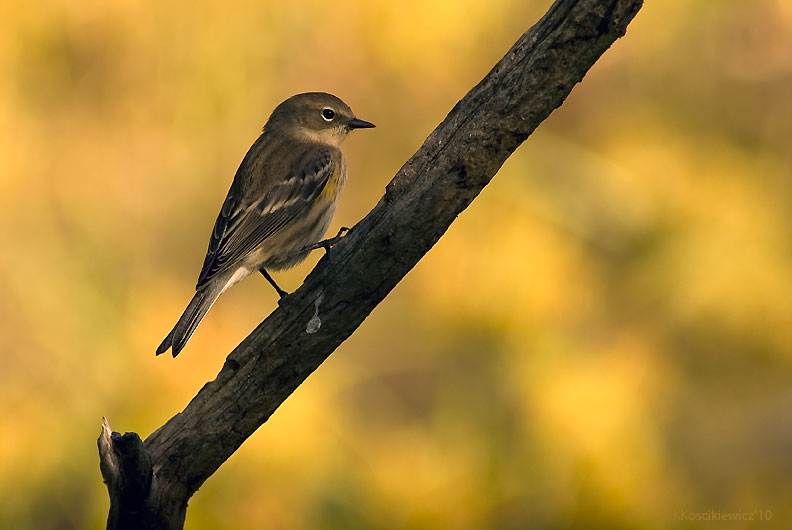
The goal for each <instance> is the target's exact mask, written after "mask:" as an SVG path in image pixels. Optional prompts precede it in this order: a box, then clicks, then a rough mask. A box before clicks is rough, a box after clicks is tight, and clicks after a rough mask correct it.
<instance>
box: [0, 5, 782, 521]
mask: <svg viewBox="0 0 792 530" xmlns="http://www.w3.org/2000/svg"><path fill="white" fill-rule="evenodd" d="M549 5H550V1H549V0H542V1H538V0H532V1H526V0H491V1H489V2H479V1H474V0H454V1H450V0H449V1H431V0H430V1H417V0H410V1H405V2H399V3H394V2H384V1H367V2H363V1H360V2H354V1H346V0H340V1H338V2H334V3H333V4H332V6H330V5H328V4H326V3H323V2H318V1H310V2H309V1H305V2H233V3H229V2H204V1H198V2H186V1H177V2H140V1H136V0H125V1H119V2H105V1H98V0H87V1H83V2H71V1H67V0H52V1H40V2H28V3H24V2H11V1H0V20H1V21H2V22H0V224H1V225H2V227H3V228H2V230H0V244H1V245H2V251H1V252H0V293H2V294H1V295H0V363H2V365H0V366H1V369H0V528H3V529H6V528H8V529H20V530H27V529H82V528H103V526H104V522H105V518H106V515H107V509H108V505H109V501H108V499H107V493H106V490H105V487H104V485H103V484H102V480H101V476H100V474H99V466H98V456H97V451H96V437H97V436H98V434H99V431H100V422H101V418H102V416H107V417H108V418H109V420H110V422H111V425H112V426H113V427H114V428H115V429H116V430H120V431H122V432H123V431H127V430H133V431H136V432H138V433H140V434H141V436H143V437H145V436H147V435H148V434H150V433H151V431H153V430H154V429H156V428H157V427H158V426H160V425H161V424H162V423H164V422H165V421H166V420H167V419H168V418H170V417H171V416H172V415H173V414H175V413H177V412H179V411H180V410H181V409H182V408H183V407H184V406H185V405H186V403H187V402H188V400H189V399H190V398H191V397H192V396H193V395H194V394H195V393H196V392H197V390H198V389H199V388H200V387H201V386H202V385H203V384H204V383H205V382H206V381H208V380H211V379H213V378H214V377H215V375H216V374H217V372H218V370H219V369H220V367H221V365H222V364H223V361H224V359H225V356H226V354H227V353H228V352H230V351H231V350H232V349H233V348H234V347H235V346H236V345H237V344H238V343H239V342H240V341H241V340H242V339H243V338H244V337H245V336H246V335H247V334H248V333H249V332H250V331H251V330H252V329H253V328H254V327H255V326H256V325H257V324H258V323H259V322H260V321H261V320H262V319H264V318H265V317H266V316H267V315H268V314H269V313H270V312H271V311H272V310H273V309H274V308H275V307H276V298H275V294H274V292H273V290H272V289H271V287H270V286H269V285H268V284H267V283H266V281H265V280H264V279H263V278H260V277H251V278H250V279H248V280H246V281H245V282H244V283H242V284H240V285H239V286H237V287H235V288H234V289H232V290H231V291H229V292H228V293H226V294H225V295H224V296H223V297H222V298H221V299H220V301H219V302H218V304H217V305H216V306H215V307H214V309H213V310H212V311H211V312H210V313H209V316H208V317H207V319H206V320H205V321H204V322H203V324H202V325H201V326H200V327H199V328H198V331H197V333H196V334H195V336H194V337H193V338H192V340H191V341H190V343H189V344H188V346H187V348H186V350H185V351H184V352H183V353H182V355H181V356H180V357H179V358H178V359H176V360H174V359H172V358H170V357H169V356H162V357H160V358H156V357H155V356H154V350H155V348H156V346H157V345H158V344H159V342H160V340H161V339H162V338H163V336H164V335H165V334H166V333H167V332H168V331H169V330H170V329H171V327H172V325H173V324H174V323H175V321H176V319H177V317H178V316H179V315H180V314H181V311H182V310H183V309H184V307H185V305H186V304H187V302H188V300H189V299H190V297H191V295H192V292H193V288H194V284H195V280H196V278H197V274H198V272H199V269H200V266H201V264H202V260H203V256H204V253H205V251H206V245H207V242H208V238H209V233H210V230H211V227H212V225H213V223H214V219H215V216H216V214H217V211H218V210H219V207H220V205H221V203H222V200H223V198H224V196H225V193H226V191H227V188H228V186H229V184H230V182H231V179H232V177H233V174H234V171H235V170H236V168H237V165H238V164H239V162H240V161H241V159H242V157H243V155H244V154H245V152H246V150H247V148H248V146H249V145H250V144H251V143H252V141H253V140H254V138H255V137H256V136H257V135H258V133H259V130H260V128H261V126H262V125H263V124H264V122H265V121H266V119H267V117H268V116H269V113H270V112H271V110H272V109H273V108H274V106H275V105H277V104H278V103H279V102H280V101H282V100H283V99H285V98H286V97H288V96H290V95H292V94H295V93H298V92H302V91H307V90H323V91H329V92H333V93H335V94H337V95H339V96H341V97H342V98H343V99H344V100H346V101H347V102H348V103H349V104H350V105H351V106H352V108H353V109H354V110H355V111H356V113H357V114H358V116H360V117H362V118H364V119H367V120H370V121H373V122H374V123H376V124H377V126H378V128H377V129H374V130H373V131H364V132H362V133H357V134H354V135H352V137H351V138H350V139H349V140H348V141H347V143H346V145H345V152H346V155H347V159H348V161H349V169H350V178H349V180H348V183H347V188H346V191H345V195H344V197H343V200H342V203H341V206H340V210H339V211H338V213H337V215H336V218H335V222H334V224H333V226H332V227H331V230H330V231H331V232H333V233H334V232H335V231H336V229H337V228H338V227H339V226H341V225H348V226H351V225H353V224H354V223H355V222H357V221H358V220H359V219H361V218H362V217H363V216H364V215H365V214H366V213H367V212H368V211H369V210H370V208H371V207H372V206H373V205H374V204H375V203H376V201H377V200H378V199H379V198H380V197H381V196H382V193H383V190H384V186H385V185H386V183H387V182H388V181H389V180H390V179H391V177H392V176H393V175H394V174H395V173H396V171H397V170H398V169H399V167H400V166H401V164H402V163H404V161H405V160H407V158H408V157H409V156H410V155H411V154H412V153H413V152H414V151H415V150H416V149H417V148H418V147H419V146H420V145H421V143H422V142H423V140H424V138H425V137H426V136H427V134H428V133H429V132H430V131H431V130H432V129H433V128H434V127H435V126H436V125H437V123H439V122H440V121H441V120H442V119H443V118H444V117H445V115H446V113H447V112H448V111H449V110H450V109H451V107H452V106H453V105H454V104H455V103H456V101H457V100H458V99H459V98H461V97H462V96H463V95H464V94H465V93H466V91H467V90H468V89H469V88H470V87H472V86H473V85H474V84H475V83H477V82H478V81H479V80H480V79H481V78H482V77H483V76H484V75H485V74H486V73H487V72H488V71H489V69H490V68H491V67H492V66H493V65H494V64H495V62H496V61H497V60H498V59H499V58H500V57H501V56H502V55H503V54H504V53H505V52H506V51H507V50H508V48H509V47H510V46H511V45H512V43H513V42H514V41H515V40H516V39H517V38H518V37H519V35H520V34H521V33H522V32H524V31H525V30H526V29H527V28H528V27H530V26H531V25H532V24H533V23H534V22H535V21H536V20H537V19H538V18H539V17H540V16H541V15H542V14H543V13H544V12H545V10H546V9H547V8H548V6H549ZM318 257H319V255H318V254H317V255H316V256H314V257H313V258H312V259H310V260H309V261H308V262H307V263H305V264H303V265H302V266H300V267H298V268H296V269H294V270H293V271H289V272H288V273H281V274H276V275H275V277H276V279H277V280H278V281H279V282H280V283H281V285H282V286H283V287H284V288H286V289H287V290H290V291H291V290H294V289H296V288H297V287H298V286H299V285H300V283H301V282H302V279H303V278H304V277H305V275H306V274H307V273H308V271H310V269H311V267H312V266H313V264H314V263H315V262H316V260H317V259H318ZM790 498H792V3H790V2H788V1H786V0H756V1H754V2H745V1H739V0H719V1H713V2H701V1H694V0H687V1H685V0H673V1H664V2H647V5H646V6H644V8H643V10H642V11H641V12H640V13H639V14H638V16H637V18H636V20H635V21H634V22H633V24H632V25H631V26H630V28H629V31H628V34H627V37H626V38H625V39H622V40H620V41H617V42H616V44H615V45H614V46H613V48H612V49H611V50H609V51H608V52H607V53H606V54H605V56H604V57H603V58H602V60H601V61H600V62H598V63H597V64H596V65H595V66H594V68H593V69H592V70H591V72H590V73H589V74H588V75H587V76H586V78H585V79H584V81H583V82H582V84H581V85H579V86H578V87H576V88H575V89H574V91H573V93H572V94H571V96H570V97H569V99H568V100H567V101H566V103H565V104H564V105H563V107H561V108H560V109H558V110H557V111H556V112H555V113H554V114H553V115H552V116H551V117H550V119H548V120H547V121H546V122H545V123H543V124H542V125H541V126H540V127H539V129H538V130H537V131H536V133H534V134H533V135H532V136H531V137H530V138H529V139H528V141H526V142H525V144H524V145H523V146H522V147H521V148H520V149H519V150H518V151H517V152H516V153H515V154H514V155H513V156H512V157H511V158H510V159H509V160H508V162H507V163H506V164H505V166H504V167H503V169H502V170H501V171H500V173H499V174H498V175H497V176H496V177H495V179H494V180H493V182H492V184H491V185H490V186H488V187H487V188H486V189H484V191H483V193H482V194H481V196H480V197H479V198H478V199H477V200H476V201H475V202H474V203H473V204H472V206H471V207H470V208H469V209H468V210H467V211H465V212H464V213H463V214H462V215H461V216H460V218H459V219H458V221H457V222H456V223H455V224H454V225H453V226H452V227H451V229H450V230H449V231H448V233H447V234H446V235H445V236H444V237H443V238H442V239H441V240H440V242H439V243H438V244H437V245H436V247H435V248H434V249H433V250H432V251H431V252H430V253H429V254H428V255H427V256H426V257H425V258H424V259H423V261H421V262H420V263H419V264H418V266H417V267H416V268H415V269H414V270H413V271H412V272H411V273H410V274H409V275H408V276H407V277H406V278H405V279H404V281H403V282H402V283H401V284H400V285H399V286H398V287H397V288H396V289H395V291H394V292H393V293H392V294H391V295H390V296H389V297H388V298H387V299H386V300H385V301H384V302H383V303H382V304H381V305H380V307H379V308H377V309H376V310H375V311H374V313H373V314H372V315H371V317H370V318H369V319H368V320H366V322H365V323H364V324H363V326H362V327H361V328H360V329H359V330H358V331H357V332H356V333H355V334H354V335H353V336H352V337H351V338H350V339H349V340H348V341H346V342H345V343H344V344H343V345H342V346H341V347H340V348H339V349H338V351H336V352H335V353H334V354H333V355H332V356H331V357H330V359H329V360H328V361H327V362H325V363H324V365H323V366H322V367H321V368H320V369H319V370H317V371H316V372H315V373H314V374H313V375H311V376H310V377H309V378H308V380H307V382H306V383H305V384H303V385H302V386H301V387H300V388H299V389H298V391H297V392H296V393H295V394H294V395H293V396H292V397H290V398H289V399H288V401H287V402H286V403H285V404H284V405H283V406H282V407H281V408H280V409H279V410H278V411H277V412H276V413H275V415H274V416H273V417H272V418H271V420H270V421H269V422H268V423H267V424H265V425H264V426H263V427H262V428H261V429H260V430H259V431H258V432H257V433H256V434H255V435H254V436H252V437H251V439H249V440H248V441H247V442H246V443H245V444H244V445H243V447H242V448H241V449H240V450H239V451H238V452H237V453H236V454H235V455H234V456H233V457H232V458H231V459H230V460H229V461H228V462H227V463H225V464H224V465H223V466H222V467H221V468H220V470H219V471H218V472H217V473H216V474H215V475H214V476H213V477H211V478H210V479H209V480H208V481H207V483H206V484H205V485H204V486H203V487H202V488H201V490H200V491H199V492H198V493H197V494H196V495H195V496H194V497H193V499H192V500H191V502H190V508H189V510H188V511H187V523H186V528H188V529H195V530H203V529H229V530H230V529H245V528H251V529H252V528H266V529H270V528H277V529H280V528H283V529H356V528H361V529H400V528H410V529H443V528H451V529H457V528H459V529H533V528H540V529H555V528H559V529H560V528H593V529H597V528H601V529H655V528H657V529H666V528H672V529H673V528H724V529H726V528H727V529H738V528H790V527H792V508H791V507H790ZM718 512H721V513H732V514H734V513H736V514H738V516H737V517H738V519H740V520H737V521H731V522H723V521H715V522H707V521H706V518H707V517H715V515H714V514H716V513H718ZM707 514H710V515H707ZM732 517H734V516H732ZM768 517H769V518H771V519H770V520H769V521H768V520H767V519H768ZM751 518H752V519H753V520H749V519H751ZM697 519H699V520H697ZM701 519H703V520H701Z"/></svg>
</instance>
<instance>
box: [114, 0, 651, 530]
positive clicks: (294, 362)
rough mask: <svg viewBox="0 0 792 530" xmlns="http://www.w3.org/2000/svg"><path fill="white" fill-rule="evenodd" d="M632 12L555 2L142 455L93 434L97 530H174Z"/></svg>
mask: <svg viewBox="0 0 792 530" xmlns="http://www.w3.org/2000/svg"><path fill="white" fill-rule="evenodd" d="M641 5H642V0H557V1H556V2H555V3H554V4H553V5H552V6H551V7H550V9H549V11H548V12H547V13H546V14H545V16H544V17H543V18H542V19H541V20H540V21H539V22H538V23H537V24H536V25H534V26H533V27H532V28H531V29H530V30H528V31H527V32H526V33H525V34H524V35H522V36H521V37H520V39H519V40H518V41H517V42H516V43H515V45H514V46H513V47H512V48H511V49H510V50H509V51H508V52H507V53H506V55H505V56H504V57H503V59H501V60H500V61H499V62H498V64H496V65H495V67H494V68H493V69H492V71H490V72H489V74H487V75H486V77H484V79H483V80H482V81H481V82H480V83H479V84H478V85H476V86H475V87H474V88H473V89H471V90H470V92H468V94H467V95H466V96H465V97H464V98H463V99H462V100H461V101H459V103H457V105H456V106H455V107H454V108H453V109H452V110H451V112H450V113H449V114H448V116H447V117H446V118H445V120H443V122H442V123H441V124H440V125H439V126H438V127H437V128H436V129H435V130H434V132H432V134H431V135H429V137H428V138H427V139H426V141H425V142H424V144H423V145H422V146H421V148H420V149H419V150H418V151H417V152H416V153H415V154H414V155H413V156H412V157H411V158H410V159H409V160H408V161H407V162H406V163H405V164H404V166H403V167H402V168H401V169H400V170H399V172H398V173H397V174H396V176H395V177H394V178H393V180H392V181H391V182H390V184H388V186H387V188H386V191H385V195H384V196H383V197H382V199H381V200H380V201H379V203H378V204H377V205H376V206H375V207H374V209H373V210H372V211H371V212H370V213H369V214H368V215H367V216H366V217H365V218H364V219H363V220H362V221H360V222H359V223H358V224H357V225H356V226H355V227H354V228H353V229H352V230H351V231H350V232H349V233H348V234H347V235H346V236H345V237H344V238H343V239H342V240H341V241H339V242H338V244H336V245H335V246H334V247H333V248H332V249H331V250H330V251H329V252H328V253H327V254H326V255H325V256H324V257H323V258H322V259H321V260H320V261H319V263H318V264H317V266H316V268H315V269H314V270H313V271H312V272H311V273H310V274H309V275H308V277H307V278H306V280H305V283H304V284H303V285H302V287H300V289H298V290H297V291H296V292H295V293H294V294H292V295H290V296H289V297H288V298H287V299H286V300H285V301H284V302H283V303H282V304H281V306H280V307H278V308H277V309H276V310H275V311H274V312H273V313H272V314H271V315H270V316H269V317H267V319H266V320H264V322H262V323H261V324H260V325H259V326H258V327H257V328H256V329H255V330H254V331H253V332H252V333H251V334H250V335H249V336H248V337H247V338H246V339H245V340H244V341H242V343H241V344H240V345H239V346H238V347H237V348H236V349H235V350H234V351H233V352H231V354H230V355H229V356H228V358H227V359H226V361H225V364H224V365H223V368H222V370H221V371H220V373H219V374H218V376H217V378H216V379H215V380H214V381H211V382H209V383H207V384H206V385H204V387H203V388H202V389H201V390H200V391H199V392H198V394H197V395H196V396H195V398H193V400H192V401H191V402H190V403H189V404H188V405H187V407H186V408H185V409H184V411H182V412H181V413H179V414H176V415H175V416H174V417H173V418H171V419H170V420H169V421H168V422H167V423H166V424H165V425H163V426H162V427H160V428H159V429H157V430H156V431H155V432H154V433H152V434H151V436H149V437H148V438H147V439H146V440H145V442H142V443H141V442H140V439H139V437H138V436H137V435H136V434H135V433H127V434H125V435H123V436H122V435H120V434H118V433H112V432H111V431H110V428H109V426H108V425H107V424H106V423H104V424H103V432H102V435H101V436H100V438H99V452H100V460H101V470H102V474H103V476H104V478H105V483H106V484H107V486H108V491H109V493H110V499H111V506H110V516H109V518H108V528H110V529H124V528H139V529H158V530H159V529H162V530H165V529H168V530H172V529H180V528H182V527H183V525H184V518H185V512H186V509H187V501H188V499H189V498H190V497H191V496H192V495H193V493H195V492H196V491H197V490H198V488H199V487H200V486H201V484H203V483H204V481H205V480H206V479H207V478H209V477H210V476H211V475H212V473H214V472H215V470H217V468H218V467H220V465H221V464H222V463H223V462H224V461H225V460H226V459H228V458H229V457H230V456H231V455H232V454H233V453H234V451H236V449H237V448H238V447H239V446H240V445H241V444H242V442H243V441H244V440H245V439H246V438H247V437H248V436H250V435H251V434H252V433H253V432H254V431H255V430H256V429H257V428H258V427H260V426H261V425H262V424H263V423H264V422H265V421H267V419H268V418H269V417H270V415H271V414H272V413H273V412H274V411H275V409H276V408H277V407H278V406H279V405H280V404H281V403H283V401H284V400H285V399H286V398H287V397H288V396H289V395H290V394H291V393H292V392H293V391H294V390H295V389H296V388H297V386H299V385H300V383H302V382H303V381H304V380H305V378H306V377H307V376H308V375H309V374H310V373H311V372H313V371H314V370H316V368H317V367H318V366H319V365H320V364H321V363H322V362H323V361H324V360H325V359H326V358H327V357H328V356H329V355H330V354H331V353H332V352H333V351H334V350H335V349H336V348H337V347H338V346H339V345H340V344H341V343H342V342H343V341H344V340H345V339H346V338H347V337H349V335H350V334H352V332H353V331H354V330H355V329H357V327H358V326H359V325H360V324H361V323H362V322H363V320H364V319H365V318H366V317H367V316H368V315H369V313H371V311H372V310H373V309H374V307H376V305H377V304H379V302H380V301H382V299H383V298H385V296H386V295H387V294H388V293H389V292H390V291H391V289H393V287H394V286H396V284H397V283H398V282H399V281H400V280H401V279H402V278H403V277H404V275H405V274H407V272H408V271H409V270H410V269H412V267H413V266H415V264H416V263H417V262H418V260H420V259H421V257H423V255H424V254H426V253H427V252H428V251H429V249H430V248H432V246H433V245H434V244H435V243H436V242H437V240H438V239H439V238H440V237H441V236H442V235H443V233H444V232H445V231H446V229H448V227H449V226H450V225H451V223H452V222H453V220H454V219H455V218H456V217H457V215H459V213H460V212H462V210H464V209H465V208H466V207H467V206H468V205H469V204H470V203H471V201H473V199H474V198H475V197H476V196H477V195H478V194H479V192H480V191H481V189H482V188H483V187H484V186H486V185H487V184H488V183H489V182H490V180H491V179H492V177H493V176H494V175H495V173H496V172H497V171H498V169H499V168H500V167H501V165H502V164H503V162H504V161H505V160H506V159H507V158H508V157H509V155H510V154H511V153H512V152H513V151H514V150H515V149H516V148H517V147H518V146H519V145H520V144H521V143H522V142H523V141H524V140H525V139H526V138H527V137H528V135H530V134H531V133H532V132H533V130H534V129H535V128H536V127H537V126H538V125H539V124H540V123H541V122H542V121H543V120H544V119H545V118H547V116H549V115H550V113H551V112H552V111H553V110H554V109H556V108H557V107H558V106H560V105H561V103H562V102H563V101H564V99H565V98H566V97H567V95H568V94H569V92H570V91H571V90H572V87H574V85H575V84H577V83H578V82H579V81H580V80H581V79H583V76H584V75H585V74H586V72H587V71H588V70H589V68H591V66H592V65H593V64H594V62H595V61H596V60H597V59H598V58H599V57H600V56H601V55H602V53H603V52H605V50H606V49H608V47H610V45H611V44H612V43H613V42H614V41H615V40H616V39H618V38H619V37H621V36H622V35H624V33H625V31H626V28H627V25H628V24H629V22H630V21H631V20H632V18H633V17H634V16H635V14H636V13H637V12H638V10H639V9H640V7H641Z"/></svg>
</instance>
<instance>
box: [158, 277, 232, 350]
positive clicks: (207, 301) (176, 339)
mask: <svg viewBox="0 0 792 530" xmlns="http://www.w3.org/2000/svg"><path fill="white" fill-rule="evenodd" d="M218 284H219V285H218ZM222 292H223V285H222V284H221V283H220V282H210V283H209V284H207V285H206V286H204V287H203V288H202V289H200V290H199V291H198V292H196V293H195V296H193V298H192V300H190V303H189V304H188V305H187V309H185V310H184V313H182V316H181V318H179V321H178V322H176V325H175V326H174V327H173V329H172V330H171V332H170V333H168V336H167V337H165V340H163V341H162V344H160V345H159V348H157V355H159V354H161V353H165V352H166V351H168V348H171V349H172V350H173V356H174V357H176V356H177V355H179V352H180V351H182V348H184V345H185V344H187V341H188V340H190V337H192V334H193V333H194V332H195V328H197V327H198V324H200V323H201V320H203V318H204V317H205V316H206V313H207V312H208V311H209V309H211V307H212V305H214V303H215V300H217V297H218V296H220V293H222Z"/></svg>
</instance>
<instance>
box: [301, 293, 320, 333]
mask: <svg viewBox="0 0 792 530" xmlns="http://www.w3.org/2000/svg"><path fill="white" fill-rule="evenodd" d="M323 298H324V291H322V292H321V293H319V296H318V297H317V298H316V301H315V302H314V306H316V311H314V315H313V316H312V317H311V320H309V321H308V324H306V325H305V332H306V333H316V332H317V331H319V328H321V327H322V319H321V318H319V304H321V303H322V299H323Z"/></svg>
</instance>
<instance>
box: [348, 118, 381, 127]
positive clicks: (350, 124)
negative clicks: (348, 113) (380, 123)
mask: <svg viewBox="0 0 792 530" xmlns="http://www.w3.org/2000/svg"><path fill="white" fill-rule="evenodd" d="M347 126H348V127H349V128H350V129H371V128H372V127H376V125H374V124H373V123H369V122H367V121H363V120H359V119H357V118H352V119H351V120H349V121H348V122H347Z"/></svg>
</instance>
